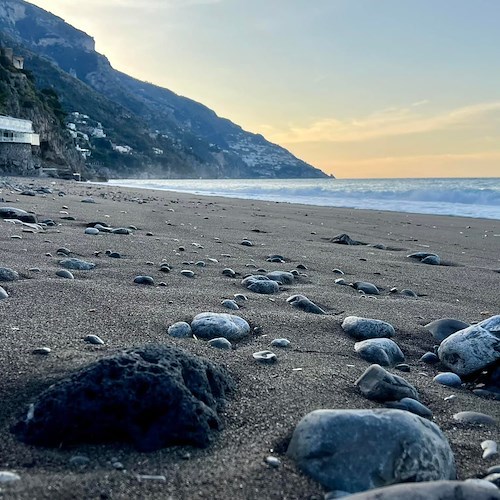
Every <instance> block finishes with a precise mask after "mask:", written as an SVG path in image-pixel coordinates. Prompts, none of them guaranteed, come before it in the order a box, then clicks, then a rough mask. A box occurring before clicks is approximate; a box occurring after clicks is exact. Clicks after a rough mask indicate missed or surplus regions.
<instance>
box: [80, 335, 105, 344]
mask: <svg viewBox="0 0 500 500" xmlns="http://www.w3.org/2000/svg"><path fill="white" fill-rule="evenodd" d="M83 340H85V342H88V343H89V344H93V345H104V341H103V340H102V339H101V338H100V337H98V336H97V335H87V336H86V337H85V338H84V339H83Z"/></svg>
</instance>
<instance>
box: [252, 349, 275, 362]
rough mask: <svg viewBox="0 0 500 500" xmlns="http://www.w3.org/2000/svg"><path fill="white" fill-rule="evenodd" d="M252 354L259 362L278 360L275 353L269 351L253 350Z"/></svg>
mask: <svg viewBox="0 0 500 500" xmlns="http://www.w3.org/2000/svg"><path fill="white" fill-rule="evenodd" d="M252 356H253V358H254V359H256V360H257V361H259V362H260V363H275V362H276V361H277V360H278V358H277V356H276V354H274V352H271V351H259V352H254V353H253V354H252Z"/></svg>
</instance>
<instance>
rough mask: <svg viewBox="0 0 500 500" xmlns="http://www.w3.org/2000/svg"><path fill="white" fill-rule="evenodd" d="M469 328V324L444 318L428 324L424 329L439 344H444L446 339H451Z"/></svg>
mask: <svg viewBox="0 0 500 500" xmlns="http://www.w3.org/2000/svg"><path fill="white" fill-rule="evenodd" d="M468 326H470V325H469V323H464V322H463V321H460V320H459V319H454V318H442V319H436V320H434V321H431V322H430V323H427V325H425V326H424V328H426V329H427V330H429V332H431V334H432V336H433V337H434V338H435V339H436V340H437V341H438V342H442V341H443V340H444V339H445V338H446V337H449V336H450V335H451V334H453V333H455V332H458V331H459V330H463V329H464V328H467V327H468Z"/></svg>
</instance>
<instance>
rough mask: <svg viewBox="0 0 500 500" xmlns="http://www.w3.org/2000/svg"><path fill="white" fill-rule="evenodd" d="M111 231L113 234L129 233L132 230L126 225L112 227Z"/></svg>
mask: <svg viewBox="0 0 500 500" xmlns="http://www.w3.org/2000/svg"><path fill="white" fill-rule="evenodd" d="M111 232H112V233H113V234H131V233H132V231H131V230H130V229H128V228H126V227H116V228H115V229H112V230H111Z"/></svg>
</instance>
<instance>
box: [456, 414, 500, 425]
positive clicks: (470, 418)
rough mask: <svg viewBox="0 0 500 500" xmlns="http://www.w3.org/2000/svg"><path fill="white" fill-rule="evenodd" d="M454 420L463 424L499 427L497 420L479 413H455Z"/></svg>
mask: <svg viewBox="0 0 500 500" xmlns="http://www.w3.org/2000/svg"><path fill="white" fill-rule="evenodd" d="M453 419H454V420H456V421H457V422H461V423H463V424H472V425H491V426H496V425H497V420H496V418H494V417H492V416H490V415H486V413H480V412H478V411H461V412H458V413H455V415H453Z"/></svg>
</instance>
